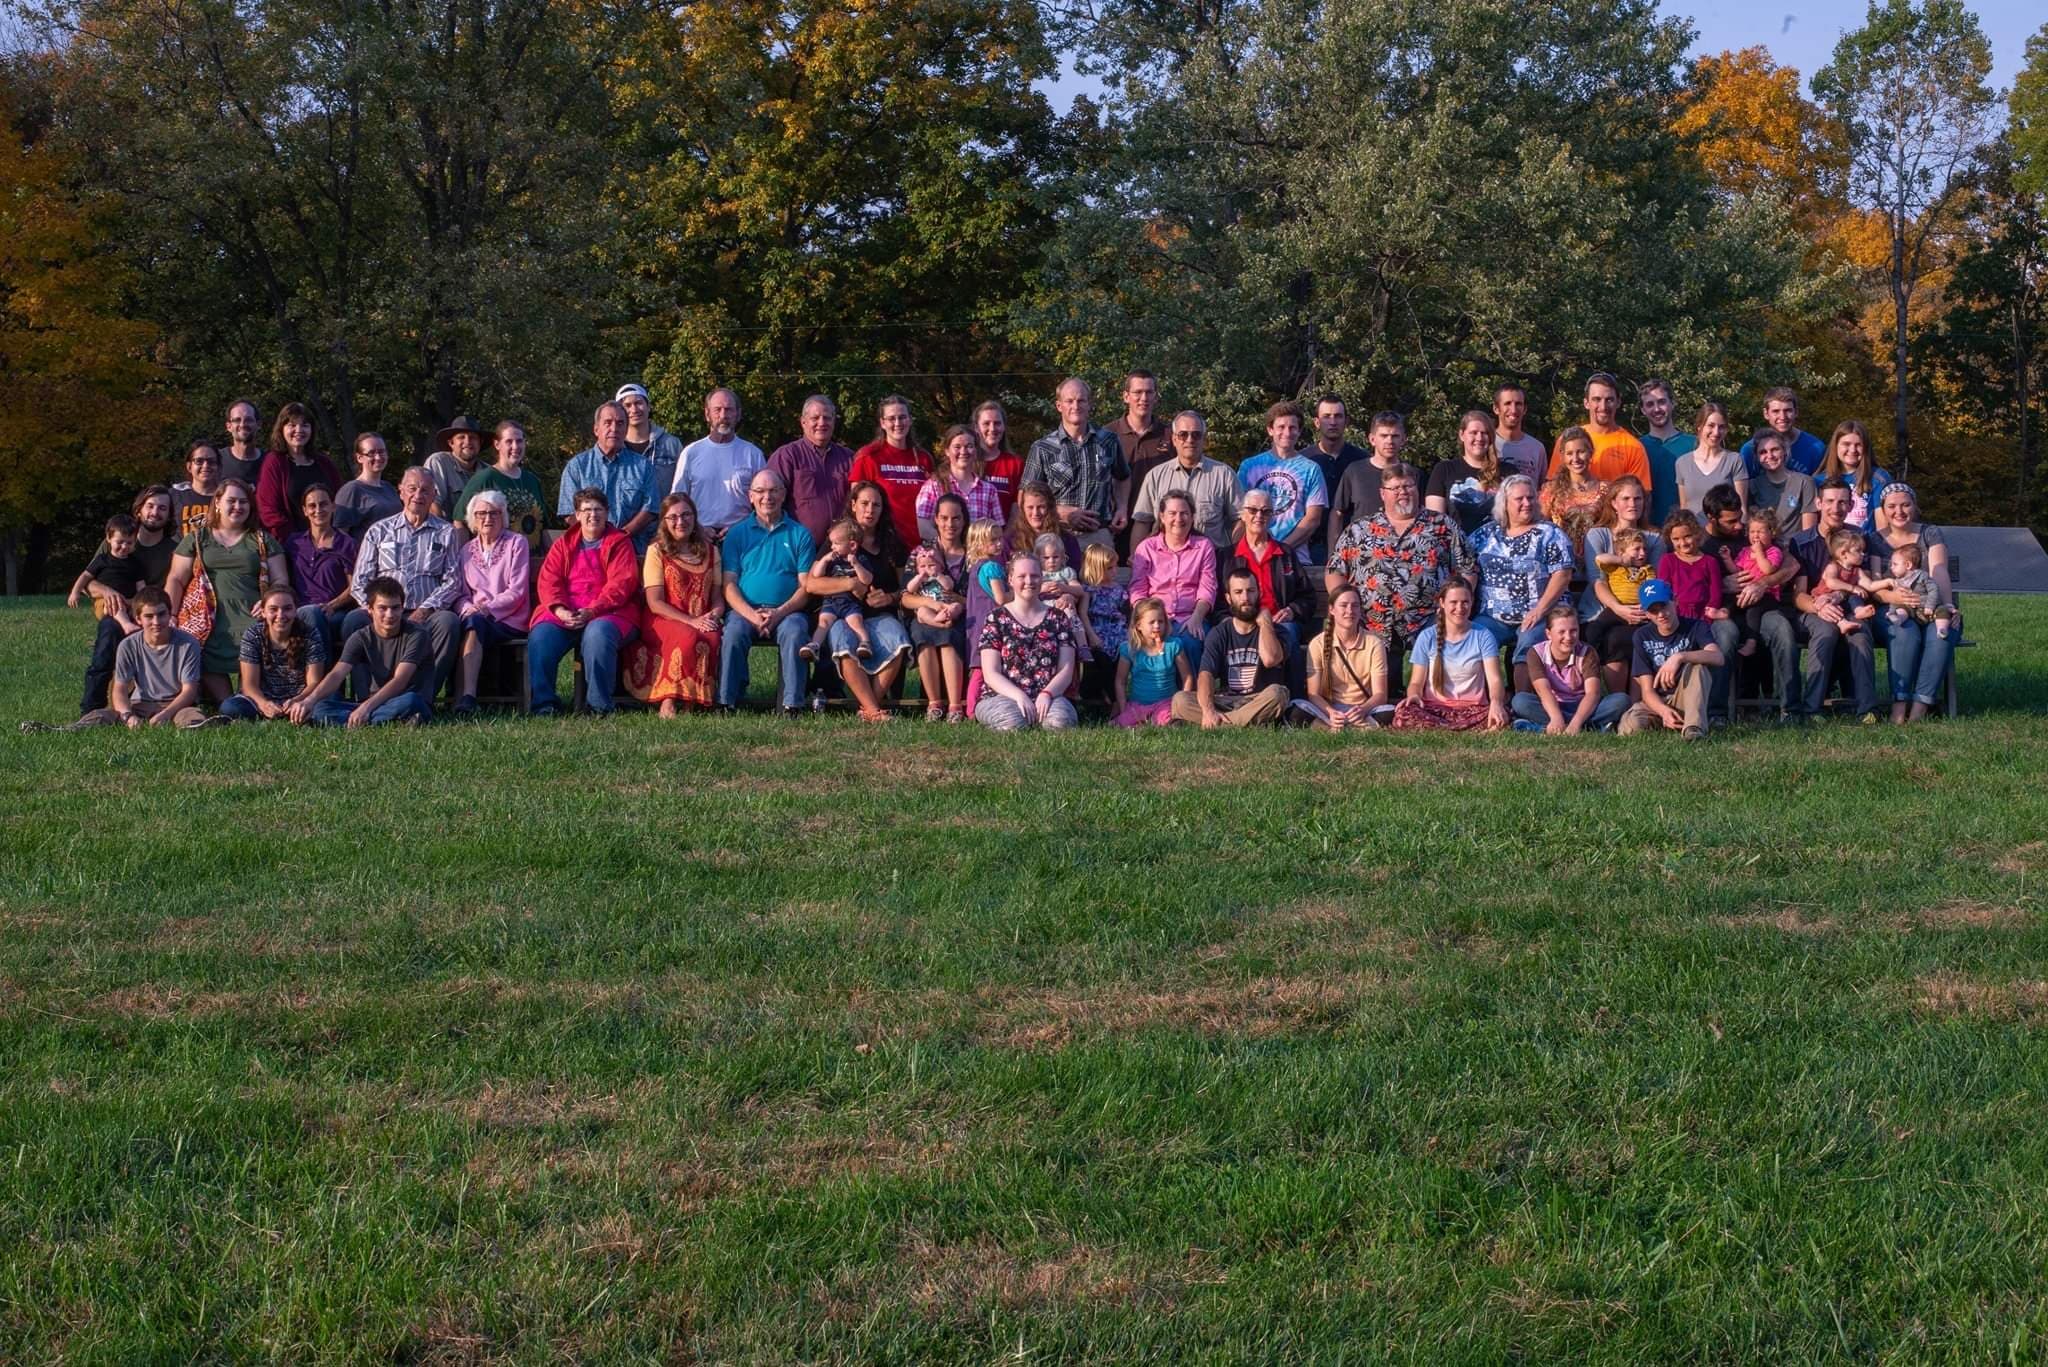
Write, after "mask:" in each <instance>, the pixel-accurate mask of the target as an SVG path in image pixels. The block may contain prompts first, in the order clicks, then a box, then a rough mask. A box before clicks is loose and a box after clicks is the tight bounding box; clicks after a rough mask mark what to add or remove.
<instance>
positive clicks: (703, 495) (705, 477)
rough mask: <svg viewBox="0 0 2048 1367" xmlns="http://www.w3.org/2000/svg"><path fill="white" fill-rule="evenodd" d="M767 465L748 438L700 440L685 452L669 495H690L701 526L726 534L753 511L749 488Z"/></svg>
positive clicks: (685, 448) (764, 458) (765, 458)
mask: <svg viewBox="0 0 2048 1367" xmlns="http://www.w3.org/2000/svg"><path fill="white" fill-rule="evenodd" d="M767 463H768V459H767V457H766V456H763V455H762V454H761V448H760V447H758V446H756V445H754V443H752V442H750V441H748V440H747V439H746V438H745V437H738V436H736V437H734V438H733V439H732V440H731V441H727V442H716V441H713V440H711V438H709V437H699V438H698V439H697V440H695V441H693V442H691V443H690V444H689V445H688V446H685V447H684V448H683V454H682V458H681V459H680V460H678V461H677V462H676V478H675V483H674V484H672V485H671V486H670V487H669V490H668V492H670V493H672V494H688V495H689V496H690V501H691V502H692V503H694V504H696V505H697V522H698V524H699V525H700V526H704V527H715V528H717V529H719V530H720V531H723V530H724V529H725V528H727V527H730V526H732V525H733V524H734V523H735V522H738V521H739V520H740V519H741V518H744V517H746V516H747V515H748V514H749V513H751V512H752V511H753V509H752V508H751V507H749V506H748V504H747V486H748V485H749V484H752V483H753V482H754V473H755V471H757V470H759V469H760V468H761V467H762V466H764V465H766V464H767Z"/></svg>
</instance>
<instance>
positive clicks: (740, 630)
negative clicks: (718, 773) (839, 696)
mask: <svg viewBox="0 0 2048 1367" xmlns="http://www.w3.org/2000/svg"><path fill="white" fill-rule="evenodd" d="M760 639H761V633H760V632H759V631H757V630H756V629H755V627H754V624H753V623H752V622H749V621H748V620H747V619H746V618H744V617H742V616H740V615H739V614H738V613H737V612H728V613H727V614H726V615H725V634H724V635H723V636H721V637H720V638H719V641H718V705H719V706H720V707H738V706H739V705H740V703H741V702H743V701H744V700H745V699H746V696H747V685H748V684H749V683H751V682H752V681H753V674H752V672H751V671H750V670H749V669H748V666H747V654H748V652H749V651H751V650H753V648H754V643H755V642H756V641H758V640H760ZM810 639H811V624H810V623H809V622H808V621H807V620H805V618H804V615H803V614H802V613H801V612H792V613H791V614H789V616H787V617H785V618H783V619H782V620H781V621H780V622H777V623H776V624H775V653H776V655H777V656H779V657H780V658H781V660H782V705H783V706H784V707H801V706H803V701H804V677H805V675H806V674H807V673H809V670H808V669H807V668H806V666H805V664H804V657H803V656H801V655H799V654H797V652H798V651H800V650H802V649H803V648H804V646H805V645H807V644H808V643H809V642H810ZM877 653H879V652H877Z"/></svg>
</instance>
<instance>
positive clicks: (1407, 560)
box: [1330, 509, 1478, 643]
mask: <svg viewBox="0 0 2048 1367" xmlns="http://www.w3.org/2000/svg"><path fill="white" fill-rule="evenodd" d="M1477 563H1478V562H1477V561H1475V560H1474V559H1473V556H1472V547H1471V546H1470V545H1469V544H1467V543H1466V541H1465V535H1464V533H1463V532H1460V531H1459V530H1458V527H1457V524H1456V523H1454V522H1452V521H1451V519H1450V518H1448V517H1446V516H1445V515H1444V514H1442V513H1433V512H1430V511H1429V510H1428V509H1424V510H1423V511H1421V512H1418V513H1417V514H1416V515H1415V522H1414V525H1413V526H1411V527H1409V528H1408V530H1407V531H1406V532H1397V531H1395V530H1394V524H1393V523H1392V522H1389V521H1388V520H1387V515H1386V513H1385V512H1378V513H1374V514H1373V515H1372V516H1371V517H1368V518H1365V519H1363V520H1361V521H1358V522H1354V523H1352V524H1351V525H1350V526H1349V527H1346V528H1345V529H1344V534H1343V535H1342V536H1340V537H1338V538H1337V544H1336V545H1335V546H1332V547H1331V548H1330V568H1331V569H1332V570H1336V571H1338V572H1340V573H1342V574H1343V575H1344V576H1345V578H1347V579H1349V580H1350V581H1351V583H1352V585H1353V586H1354V587H1355V588H1357V590H1358V595H1359V597H1360V598H1361V599H1363V600H1364V604H1365V629H1366V630H1367V631H1370V632H1371V633H1372V634H1373V635H1375V636H1378V637H1381V638H1382V639H1394V640H1398V641H1401V642H1403V643H1406V642H1409V641H1413V640H1414V639H1415V634H1416V633H1417V632H1419V631H1421V630H1422V629H1423V628H1424V627H1426V626H1428V625H1429V624H1430V622H1431V621H1433V620H1434V619H1435V616H1436V597H1437V594H1438V593H1439V592H1441V591H1442V589H1443V586H1444V584H1445V583H1447V582H1448V581H1449V580H1450V578H1451V576H1452V575H1454V574H1455V575H1459V576H1462V577H1465V578H1467V579H1469V578H1470V577H1471V575H1472V572H1473V569H1474V567H1475V566H1476V565H1477Z"/></svg>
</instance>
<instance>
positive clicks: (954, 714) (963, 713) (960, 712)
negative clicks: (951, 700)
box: [946, 707, 967, 726]
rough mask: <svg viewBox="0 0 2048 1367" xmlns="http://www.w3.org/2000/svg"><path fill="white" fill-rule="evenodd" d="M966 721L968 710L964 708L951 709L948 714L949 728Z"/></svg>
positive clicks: (947, 722)
mask: <svg viewBox="0 0 2048 1367" xmlns="http://www.w3.org/2000/svg"><path fill="white" fill-rule="evenodd" d="M966 720H967V709H966V708H964V707H955V708H950V709H948V710H947V712H946V724H947V725H948V726H958V725H959V724H960V723H961V722H963V721H966Z"/></svg>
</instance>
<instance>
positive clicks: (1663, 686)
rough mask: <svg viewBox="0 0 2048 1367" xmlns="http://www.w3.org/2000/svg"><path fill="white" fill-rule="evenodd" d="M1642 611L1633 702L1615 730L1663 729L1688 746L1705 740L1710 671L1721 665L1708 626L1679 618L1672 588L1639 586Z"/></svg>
mask: <svg viewBox="0 0 2048 1367" xmlns="http://www.w3.org/2000/svg"><path fill="white" fill-rule="evenodd" d="M1640 601H1641V606H1642V609H1643V611H1644V613H1646V614H1647V615H1648V616H1649V619H1650V620H1649V621H1647V622H1645V623H1643V625H1641V626H1639V627H1637V628H1636V638H1635V658H1634V660H1633V661H1632V663H1631V664H1630V666H1629V675H1630V677H1632V678H1633V679H1634V680H1635V693H1636V701H1635V703H1634V705H1633V706H1631V707H1630V708H1629V709H1628V711H1626V712H1624V713H1622V716H1621V725H1620V726H1618V727H1616V728H1615V729H1616V730H1617V731H1619V732H1620V733H1621V734H1622V735H1624V736H1630V735H1634V734H1635V733H1636V732H1638V731H1647V730H1650V729H1652V728H1655V727H1662V728H1664V729H1665V730H1667V731H1677V732H1678V733H1679V734H1681V735H1683V736H1684V737H1685V738H1686V739H1687V740H1705V739H1706V738H1707V687H1708V684H1709V682H1710V678H1711V675H1710V671H1712V670H1716V669H1719V668H1721V666H1722V665H1723V664H1724V663H1726V660H1725V657H1723V656H1722V654H1721V647H1719V646H1717V645H1715V644H1714V636H1713V633H1712V632H1711V631H1710V630H1708V626H1707V623H1705V622H1703V621H1699V620H1697V619H1695V618H1691V617H1680V616H1679V615H1678V605H1677V604H1676V603H1673V602H1672V601H1671V585H1669V584H1667V583H1665V582H1664V581H1663V580H1662V579H1652V580H1650V581H1649V582H1648V583H1646V584H1644V585H1643V591H1642V595H1641V600H1640Z"/></svg>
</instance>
